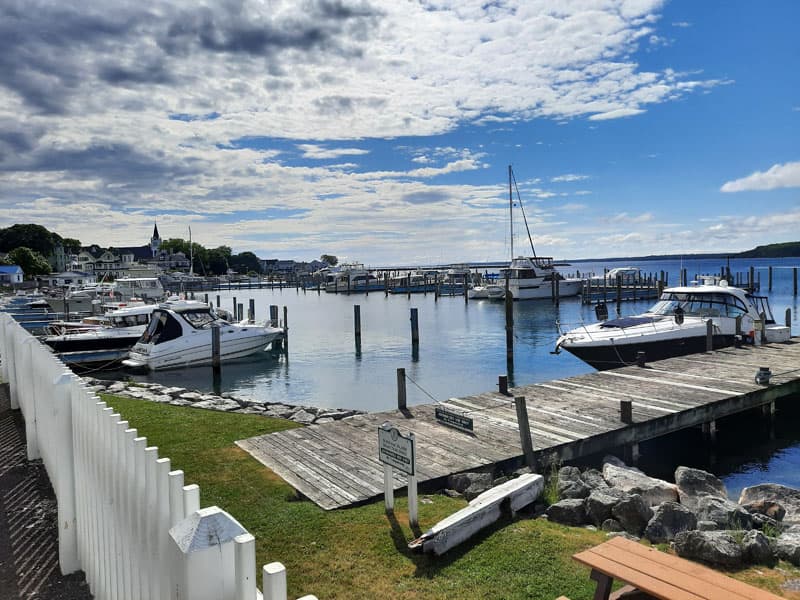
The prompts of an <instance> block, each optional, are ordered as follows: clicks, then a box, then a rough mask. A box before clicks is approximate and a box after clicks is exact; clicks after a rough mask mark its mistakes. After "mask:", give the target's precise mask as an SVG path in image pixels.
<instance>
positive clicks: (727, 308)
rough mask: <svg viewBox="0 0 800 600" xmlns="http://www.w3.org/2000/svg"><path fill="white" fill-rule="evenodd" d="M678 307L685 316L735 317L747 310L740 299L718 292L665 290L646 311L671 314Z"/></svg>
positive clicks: (745, 312)
mask: <svg viewBox="0 0 800 600" xmlns="http://www.w3.org/2000/svg"><path fill="white" fill-rule="evenodd" d="M678 307H680V308H681V309H683V313H684V314H685V315H686V316H687V317H688V316H693V317H732V318H736V317H738V316H740V315H745V314H747V312H748V310H747V306H745V304H744V302H742V300H741V299H739V298H737V297H736V296H732V295H730V294H721V293H718V292H696V293H695V292H690V293H687V292H665V293H663V294H662V295H661V298H660V299H659V301H658V302H657V303H656V304H655V305H654V306H653V307H652V308H651V309H650V310H649V311H648V312H650V313H653V314H656V315H670V316H671V315H673V314H674V313H675V309H676V308H678Z"/></svg>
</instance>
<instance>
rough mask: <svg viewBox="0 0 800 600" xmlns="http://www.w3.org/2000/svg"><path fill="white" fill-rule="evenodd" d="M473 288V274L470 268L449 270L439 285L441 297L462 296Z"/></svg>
mask: <svg viewBox="0 0 800 600" xmlns="http://www.w3.org/2000/svg"><path fill="white" fill-rule="evenodd" d="M471 288H472V272H471V271H470V270H469V267H453V268H451V269H447V271H446V272H445V274H444V278H443V279H442V282H441V283H440V284H439V295H441V296H461V295H463V294H464V290H467V297H469V290H470V289H471Z"/></svg>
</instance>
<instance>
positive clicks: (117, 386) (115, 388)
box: [106, 381, 126, 394]
mask: <svg viewBox="0 0 800 600" xmlns="http://www.w3.org/2000/svg"><path fill="white" fill-rule="evenodd" d="M125 387H126V385H125V384H124V383H122V382H121V381H117V382H116V383H112V384H111V385H110V386H108V387H107V388H106V390H107V391H108V393H109V394H118V393H119V392H122V391H125Z"/></svg>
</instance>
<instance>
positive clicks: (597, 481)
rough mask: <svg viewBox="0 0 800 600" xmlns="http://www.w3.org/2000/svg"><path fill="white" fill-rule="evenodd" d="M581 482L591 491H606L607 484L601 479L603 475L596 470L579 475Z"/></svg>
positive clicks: (588, 470)
mask: <svg viewBox="0 0 800 600" xmlns="http://www.w3.org/2000/svg"><path fill="white" fill-rule="evenodd" d="M581 481H583V483H585V484H586V485H588V486H589V487H590V488H591V489H593V490H597V489H607V488H608V484H607V483H606V480H605V479H603V474H602V473H601V472H600V471H598V470H597V469H587V470H585V471H584V472H583V473H581Z"/></svg>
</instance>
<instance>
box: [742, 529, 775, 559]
mask: <svg viewBox="0 0 800 600" xmlns="http://www.w3.org/2000/svg"><path fill="white" fill-rule="evenodd" d="M742 550H744V559H745V560H746V561H747V562H748V563H749V564H751V565H767V566H769V567H772V566H774V565H775V563H776V562H777V560H776V559H775V552H774V551H773V549H772V545H771V544H770V542H769V540H768V539H767V536H765V535H764V534H763V533H761V532H760V531H756V530H754V529H753V530H751V531H748V532H747V533H746V534H745V535H744V538H743V539H742Z"/></svg>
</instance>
